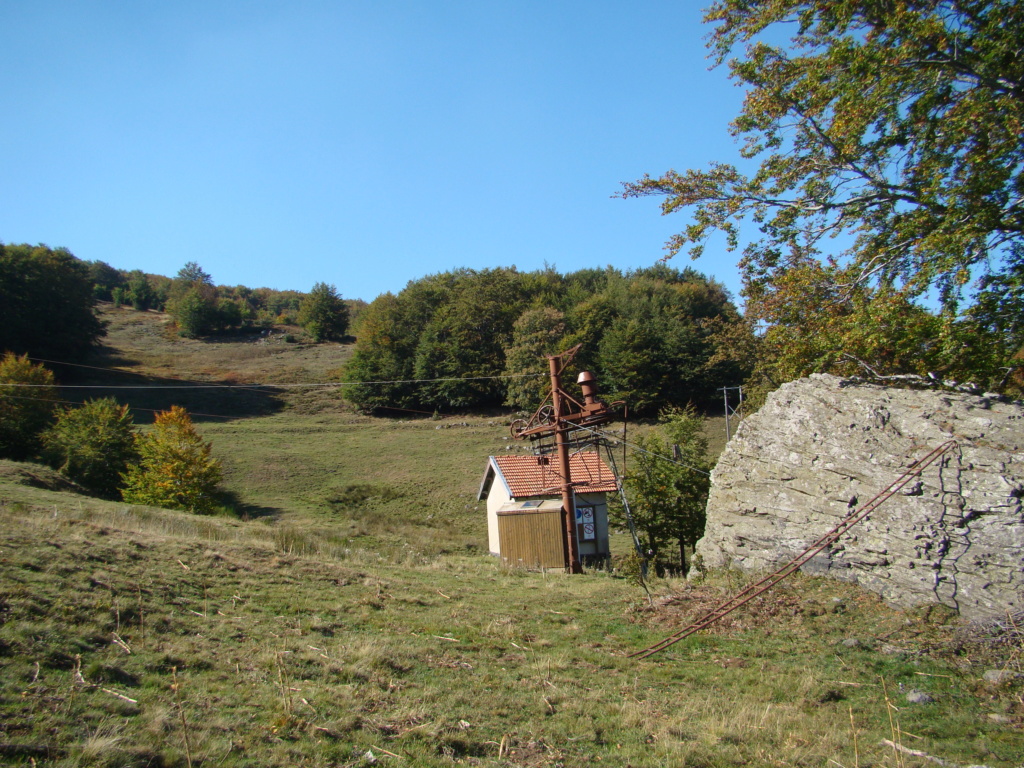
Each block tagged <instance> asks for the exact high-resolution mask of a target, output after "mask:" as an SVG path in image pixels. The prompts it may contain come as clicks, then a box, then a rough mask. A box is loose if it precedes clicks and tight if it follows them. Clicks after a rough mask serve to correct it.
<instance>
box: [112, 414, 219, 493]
mask: <svg viewBox="0 0 1024 768" xmlns="http://www.w3.org/2000/svg"><path fill="white" fill-rule="evenodd" d="M136 447H137V449H138V452H139V457H140V460H139V463H138V464H135V465H133V466H132V467H130V468H129V469H128V471H127V472H126V473H125V474H124V476H123V479H124V485H123V488H122V491H121V495H122V497H123V498H124V500H125V501H127V502H129V503H132V504H149V505H152V506H155V507H166V508H169V509H185V510H188V511H189V512H197V513H210V512H213V511H214V509H215V508H216V490H217V484H218V483H219V482H220V480H221V477H222V472H221V467H220V462H219V461H217V459H215V458H214V457H213V456H212V454H211V450H212V448H211V444H210V443H208V442H204V441H203V439H202V438H201V437H200V436H199V434H198V433H197V432H196V430H195V426H194V425H193V424H192V419H191V418H190V417H189V415H188V412H187V411H186V410H185V409H184V408H180V407H178V406H172V407H171V409H170V410H169V411H164V412H162V413H159V414H157V416H156V419H155V421H154V422H153V428H152V429H151V430H150V431H149V432H147V433H145V434H143V435H141V436H140V437H139V438H138V440H137V444H136Z"/></svg>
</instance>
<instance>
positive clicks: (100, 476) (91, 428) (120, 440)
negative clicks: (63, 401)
mask: <svg viewBox="0 0 1024 768" xmlns="http://www.w3.org/2000/svg"><path fill="white" fill-rule="evenodd" d="M43 444H44V445H45V449H46V450H45V453H46V457H47V459H48V460H49V462H50V464H51V465H52V466H53V467H55V468H56V469H57V470H58V471H59V472H60V473H61V474H62V475H65V476H66V477H68V478H69V479H71V480H74V481H75V482H76V483H78V484H79V485H81V486H82V487H84V488H86V489H88V490H90V491H92V492H94V493H96V494H98V495H100V496H104V497H106V498H111V499H116V498H118V497H119V496H120V493H119V491H118V488H119V486H120V484H121V475H122V474H123V473H125V472H127V471H128V468H129V466H130V465H131V464H132V463H134V462H135V461H136V460H137V459H138V453H137V451H136V448H135V422H134V421H133V419H132V416H131V413H130V412H129V411H128V406H127V405H119V404H118V403H117V401H116V400H114V399H113V398H109V397H108V398H104V399H102V400H91V401H89V402H87V403H86V404H85V405H83V406H81V407H80V408H69V409H67V410H65V411H63V412H61V413H60V414H58V416H57V421H56V423H55V424H54V425H53V426H52V427H51V428H50V429H48V430H46V432H44V433H43Z"/></svg>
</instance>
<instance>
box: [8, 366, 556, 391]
mask: <svg viewBox="0 0 1024 768" xmlns="http://www.w3.org/2000/svg"><path fill="white" fill-rule="evenodd" d="M97 370H112V369H104V368H100V369H97ZM116 372H117V373H125V371H116ZM543 375H544V374H542V373H510V374H504V375H502V376H451V377H446V378H439V379H390V380H374V381H326V382H314V383H308V384H284V383H281V384H273V383H270V384H258V383H253V384H19V383H15V382H12V383H4V384H0V386H3V387H23V388H26V389H32V388H44V387H58V388H60V389H248V390H253V389H301V388H303V387H310V388H317V387H320V388H325V389H326V388H331V387H352V386H357V385H363V386H369V385H373V384H433V383H437V382H445V381H499V380H503V379H521V378H529V377H537V376H543Z"/></svg>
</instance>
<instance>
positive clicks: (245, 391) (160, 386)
mask: <svg viewBox="0 0 1024 768" xmlns="http://www.w3.org/2000/svg"><path fill="white" fill-rule="evenodd" d="M89 365H90V366H91V367H81V366H78V367H74V368H70V367H63V366H60V367H58V366H55V372H56V373H57V377H58V380H59V381H60V382H61V384H62V391H61V394H62V399H63V400H65V401H67V402H69V403H84V402H85V401H87V400H98V399H100V398H103V397H112V398H114V399H115V400H117V401H118V402H119V403H125V404H127V405H128V407H129V408H131V410H132V415H133V416H134V418H135V422H136V423H137V424H149V423H152V421H153V419H154V417H155V415H156V414H157V413H158V412H160V411H166V410H169V409H170V408H171V406H172V405H177V406H179V407H181V408H184V409H185V410H187V411H188V412H189V415H190V416H191V417H192V420H193V421H194V422H197V423H198V422H204V421H223V420H231V419H242V418H247V417H251V416H268V415H270V414H273V413H276V412H277V411H279V410H280V409H281V408H282V407H283V405H284V403H283V401H282V399H281V397H280V390H278V389H276V388H274V387H266V386H252V387H249V386H245V385H241V384H237V383H235V382H233V381H211V380H205V381H204V380H197V379H188V378H175V377H172V376H155V375H151V374H144V373H136V372H134V371H130V370H123V369H124V368H131V367H134V366H136V365H138V361H136V360H133V359H131V358H129V357H126V356H124V355H121V354H119V353H117V352H116V351H115V350H113V349H111V348H109V347H100V348H99V349H98V350H97V351H96V352H95V353H94V354H93V355H92V356H91V357H90V359H89ZM115 368H120V369H122V370H113V369H115Z"/></svg>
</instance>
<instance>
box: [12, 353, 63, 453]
mask: <svg viewBox="0 0 1024 768" xmlns="http://www.w3.org/2000/svg"><path fill="white" fill-rule="evenodd" d="M56 403H57V387H56V384H55V381H54V378H53V373H51V372H50V371H48V370H47V369H46V368H44V367H43V366H42V365H36V364H34V363H32V362H31V361H30V360H29V359H28V356H27V355H23V356H22V357H18V356H17V355H15V354H13V353H11V352H8V353H6V354H5V355H4V357H3V359H2V360H0V458H4V459H15V460H18V461H20V460H22V459H26V458H28V457H30V456H32V455H34V454H35V453H36V452H37V451H38V450H39V446H40V440H39V436H40V434H41V433H42V431H43V430H44V429H46V427H47V425H48V424H49V423H50V418H51V416H52V414H53V409H54V406H55V405H56Z"/></svg>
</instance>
